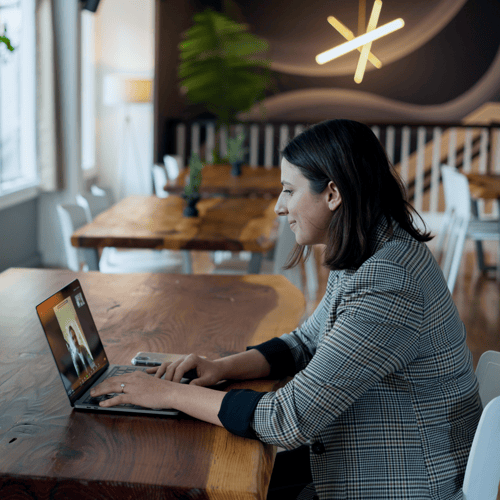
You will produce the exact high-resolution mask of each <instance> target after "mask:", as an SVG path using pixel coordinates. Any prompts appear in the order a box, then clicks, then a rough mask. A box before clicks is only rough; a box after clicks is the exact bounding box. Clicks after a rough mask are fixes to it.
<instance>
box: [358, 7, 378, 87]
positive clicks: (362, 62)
mask: <svg viewBox="0 0 500 500" xmlns="http://www.w3.org/2000/svg"><path fill="white" fill-rule="evenodd" d="M381 10H382V1H381V0H375V2H374V4H373V8H372V13H371V14H370V20H369V21H368V27H367V28H366V32H367V33H370V32H372V31H373V30H374V29H375V28H376V27H377V23H378V18H379V16H380V11H381ZM371 48H372V42H368V43H367V44H365V45H363V48H362V49H361V55H360V56H359V61H358V66H357V67H356V73H354V81H355V82H356V83H361V82H362V81H363V76H364V74H365V69H366V62H367V61H368V54H369V53H370V49H371Z"/></svg>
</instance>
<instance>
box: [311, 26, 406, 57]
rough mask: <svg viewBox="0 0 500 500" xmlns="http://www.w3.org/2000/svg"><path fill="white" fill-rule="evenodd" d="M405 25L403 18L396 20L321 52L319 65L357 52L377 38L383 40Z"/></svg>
mask: <svg viewBox="0 0 500 500" xmlns="http://www.w3.org/2000/svg"><path fill="white" fill-rule="evenodd" d="M404 25H405V22H404V21H403V20H402V19H401V18H399V19H395V20H394V21H391V22H390V23H387V24H384V25H383V26H380V27H379V28H377V29H374V30H373V31H370V33H365V34H364V35H361V36H358V37H357V38H355V39H354V40H350V41H349V42H345V43H342V44H341V45H338V46H337V47H334V48H333V49H330V50H327V51H325V52H321V54H318V55H317V56H316V62H317V63H318V64H325V63H327V62H328V61H332V60H333V59H336V58H337V57H340V56H343V55H344V54H347V53H348V52H351V50H355V49H357V48H358V47H361V46H362V45H365V43H369V42H373V41H374V40H377V38H381V37H383V36H385V35H388V34H389V33H392V32H393V31H396V30H399V29H401V28H402V27H403V26H404Z"/></svg>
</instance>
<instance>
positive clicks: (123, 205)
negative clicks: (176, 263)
mask: <svg viewBox="0 0 500 500" xmlns="http://www.w3.org/2000/svg"><path fill="white" fill-rule="evenodd" d="M275 205H276V200H275V199H272V200H268V199H263V198H255V199H249V198H231V199H223V198H209V199H202V200H200V202H199V203H198V205H197V208H198V210H199V212H200V215H199V216H198V217H184V216H183V215H182V211H183V209H184V206H185V202H184V200H183V199H182V198H180V197H178V196H169V197H167V198H157V197H156V196H130V197H128V198H125V199H124V200H121V201H120V202H119V203H117V204H116V205H114V206H113V207H111V208H110V209H108V210H106V211H105V212H102V213H101V214H99V215H98V216H97V217H96V218H95V219H94V220H93V221H92V222H91V223H90V224H87V225H86V226H83V227H81V228H80V229H78V230H77V231H76V232H75V233H74V234H73V236H72V238H71V244H72V245H73V246H76V247H84V248H95V249H96V251H97V248H102V247H117V248H156V249H160V248H167V249H171V250H205V251H206V250H229V251H231V252H240V251H242V250H246V251H250V252H252V259H251V261H250V265H249V272H250V273H258V272H259V271H260V265H261V260H262V255H263V253H265V252H267V251H269V250H271V249H272V248H273V247H274V244H275V241H276V236H277V226H278V221H277V216H276V214H275V213H274V206H275ZM185 271H186V272H191V269H185Z"/></svg>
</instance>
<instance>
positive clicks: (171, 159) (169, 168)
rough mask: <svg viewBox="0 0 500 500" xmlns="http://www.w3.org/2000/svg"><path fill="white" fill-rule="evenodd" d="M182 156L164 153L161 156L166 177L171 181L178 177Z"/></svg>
mask: <svg viewBox="0 0 500 500" xmlns="http://www.w3.org/2000/svg"><path fill="white" fill-rule="evenodd" d="M181 161H182V157H181V156H179V155H165V156H164V157H163V164H164V165H165V171H166V173H167V178H168V179H169V180H171V181H173V180H174V179H177V177H179V173H180V171H181V168H182V166H181V163H180V162H181Z"/></svg>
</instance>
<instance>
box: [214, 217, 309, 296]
mask: <svg viewBox="0 0 500 500" xmlns="http://www.w3.org/2000/svg"><path fill="white" fill-rule="evenodd" d="M294 245H295V234H294V233H293V231H292V230H291V229H290V226H289V224H288V221H287V219H286V217H280V218H279V228H278V236H277V240H276V246H275V248H274V252H273V258H272V259H271V260H269V259H265V258H263V260H262V265H261V270H260V273H261V274H283V275H284V276H285V277H286V278H287V279H288V280H289V281H290V282H291V283H293V284H294V285H295V286H296V287H297V288H299V289H300V290H302V291H305V288H307V293H308V296H309V299H310V300H316V294H317V291H318V275H317V268H316V259H315V257H314V252H311V255H310V256H309V258H308V260H307V261H306V263H305V275H306V276H305V284H304V283H303V279H302V269H301V266H295V267H293V268H292V269H283V267H284V265H285V264H286V261H287V259H288V255H289V254H290V252H291V251H292V249H293V247H294ZM248 265H249V262H248V259H244V260H242V259H227V260H224V261H222V262H219V264H217V265H216V267H215V269H214V273H215V274H229V273H231V274H245V273H246V272H247V270H248Z"/></svg>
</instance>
